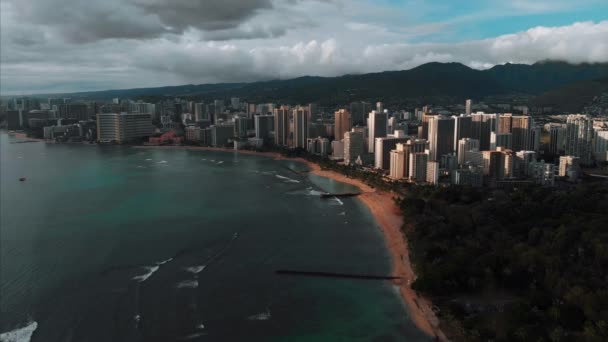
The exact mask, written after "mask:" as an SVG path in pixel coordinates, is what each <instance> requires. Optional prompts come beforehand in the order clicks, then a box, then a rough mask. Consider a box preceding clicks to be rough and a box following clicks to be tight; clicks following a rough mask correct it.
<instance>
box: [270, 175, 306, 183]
mask: <svg viewBox="0 0 608 342" xmlns="http://www.w3.org/2000/svg"><path fill="white" fill-rule="evenodd" d="M275 177H277V178H279V179H282V180H284V181H286V182H289V183H300V181H299V180H295V179H291V178H289V177H285V176H281V175H275Z"/></svg>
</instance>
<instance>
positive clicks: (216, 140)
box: [210, 123, 234, 147]
mask: <svg viewBox="0 0 608 342" xmlns="http://www.w3.org/2000/svg"><path fill="white" fill-rule="evenodd" d="M210 129H211V146H214V147H224V146H226V145H227V144H228V143H229V142H230V139H232V138H233V137H234V124H233V123H229V124H227V123H224V124H219V125H213V126H211V127H210Z"/></svg>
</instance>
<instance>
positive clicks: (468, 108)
mask: <svg viewBox="0 0 608 342" xmlns="http://www.w3.org/2000/svg"><path fill="white" fill-rule="evenodd" d="M472 106H473V100H471V99H468V100H466V102H465V104H464V112H465V114H466V115H471V107H472Z"/></svg>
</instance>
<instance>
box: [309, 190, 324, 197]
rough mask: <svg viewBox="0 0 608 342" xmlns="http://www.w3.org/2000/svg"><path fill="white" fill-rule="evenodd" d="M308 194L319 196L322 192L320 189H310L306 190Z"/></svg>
mask: <svg viewBox="0 0 608 342" xmlns="http://www.w3.org/2000/svg"><path fill="white" fill-rule="evenodd" d="M308 194H309V195H310V196H321V195H322V194H323V192H322V191H318V190H310V191H309V192H308Z"/></svg>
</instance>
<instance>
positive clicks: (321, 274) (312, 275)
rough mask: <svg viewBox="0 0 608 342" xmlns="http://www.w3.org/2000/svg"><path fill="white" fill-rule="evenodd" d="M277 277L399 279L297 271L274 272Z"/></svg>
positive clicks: (384, 276)
mask: <svg viewBox="0 0 608 342" xmlns="http://www.w3.org/2000/svg"><path fill="white" fill-rule="evenodd" d="M275 273H276V274H279V275H293V276H308V277H326V278H351V279H367V280H399V279H401V277H396V276H391V275H372V274H353V273H336V272H319V271H297V270H276V271H275Z"/></svg>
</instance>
